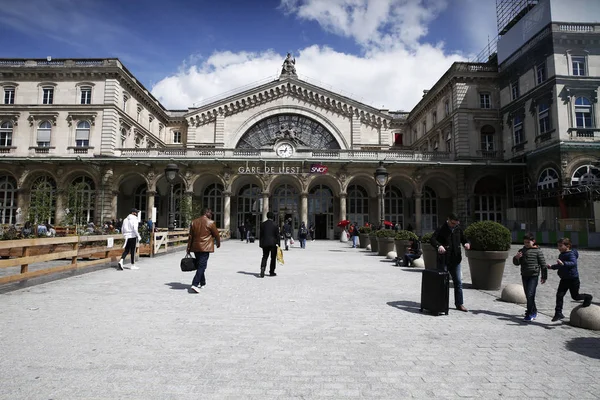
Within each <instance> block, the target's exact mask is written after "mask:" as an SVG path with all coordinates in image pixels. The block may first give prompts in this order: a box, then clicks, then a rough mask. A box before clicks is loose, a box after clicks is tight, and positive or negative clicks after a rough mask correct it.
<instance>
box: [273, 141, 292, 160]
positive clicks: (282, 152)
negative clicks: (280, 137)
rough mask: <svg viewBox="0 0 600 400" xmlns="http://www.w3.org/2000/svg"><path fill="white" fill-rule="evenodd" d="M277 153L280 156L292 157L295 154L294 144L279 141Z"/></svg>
mask: <svg viewBox="0 0 600 400" xmlns="http://www.w3.org/2000/svg"><path fill="white" fill-rule="evenodd" d="M275 153H276V154H277V155H278V156H279V157H291V156H292V154H294V146H292V145H291V144H290V143H287V142H281V143H278V144H277V145H276V146H275Z"/></svg>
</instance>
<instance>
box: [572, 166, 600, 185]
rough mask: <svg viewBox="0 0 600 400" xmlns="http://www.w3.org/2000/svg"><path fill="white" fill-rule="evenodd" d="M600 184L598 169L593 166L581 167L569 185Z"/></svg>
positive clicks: (599, 171) (599, 170)
mask: <svg viewBox="0 0 600 400" xmlns="http://www.w3.org/2000/svg"><path fill="white" fill-rule="evenodd" d="M599 183H600V168H598V167H596V166H594V165H582V166H581V167H579V168H577V170H576V171H575V172H574V173H573V176H572V177H571V185H572V186H577V185H591V186H593V185H597V184H599Z"/></svg>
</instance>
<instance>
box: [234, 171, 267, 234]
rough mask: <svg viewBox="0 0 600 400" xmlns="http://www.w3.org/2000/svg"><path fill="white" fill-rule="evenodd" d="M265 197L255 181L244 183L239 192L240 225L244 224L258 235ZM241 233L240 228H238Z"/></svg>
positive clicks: (238, 216)
mask: <svg viewBox="0 0 600 400" xmlns="http://www.w3.org/2000/svg"><path fill="white" fill-rule="evenodd" d="M262 210H263V199H262V197H261V190H260V187H258V186H257V185H255V184H254V183H249V184H247V185H244V186H243V187H242V188H241V189H240V190H239V192H238V198H237V221H238V226H241V225H242V224H243V225H244V228H245V229H246V230H250V232H251V233H252V234H253V235H255V236H256V237H258V235H259V227H260V223H261V222H262ZM238 233H239V229H238Z"/></svg>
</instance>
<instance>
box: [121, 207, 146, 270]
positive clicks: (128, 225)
mask: <svg viewBox="0 0 600 400" xmlns="http://www.w3.org/2000/svg"><path fill="white" fill-rule="evenodd" d="M137 215H138V210H137V209H136V208H132V209H131V213H130V214H129V215H128V216H127V218H125V220H124V221H123V225H122V227H121V233H122V234H123V238H124V239H125V246H123V247H124V248H125V250H124V251H123V254H122V255H121V259H120V260H119V269H120V270H123V268H127V269H140V268H139V267H136V266H135V247H136V244H137V241H138V240H140V239H141V237H140V233H139V232H138V224H139V219H138V216H137ZM127 254H131V264H130V265H129V266H124V265H123V264H124V263H125V257H127Z"/></svg>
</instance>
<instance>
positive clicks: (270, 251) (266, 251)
mask: <svg viewBox="0 0 600 400" xmlns="http://www.w3.org/2000/svg"><path fill="white" fill-rule="evenodd" d="M262 251H263V256H262V260H261V262H260V270H261V271H264V270H265V268H267V259H268V258H269V255H270V256H271V264H269V273H271V274H272V273H273V272H275V262H276V261H277V246H269V247H263V249H262Z"/></svg>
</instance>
